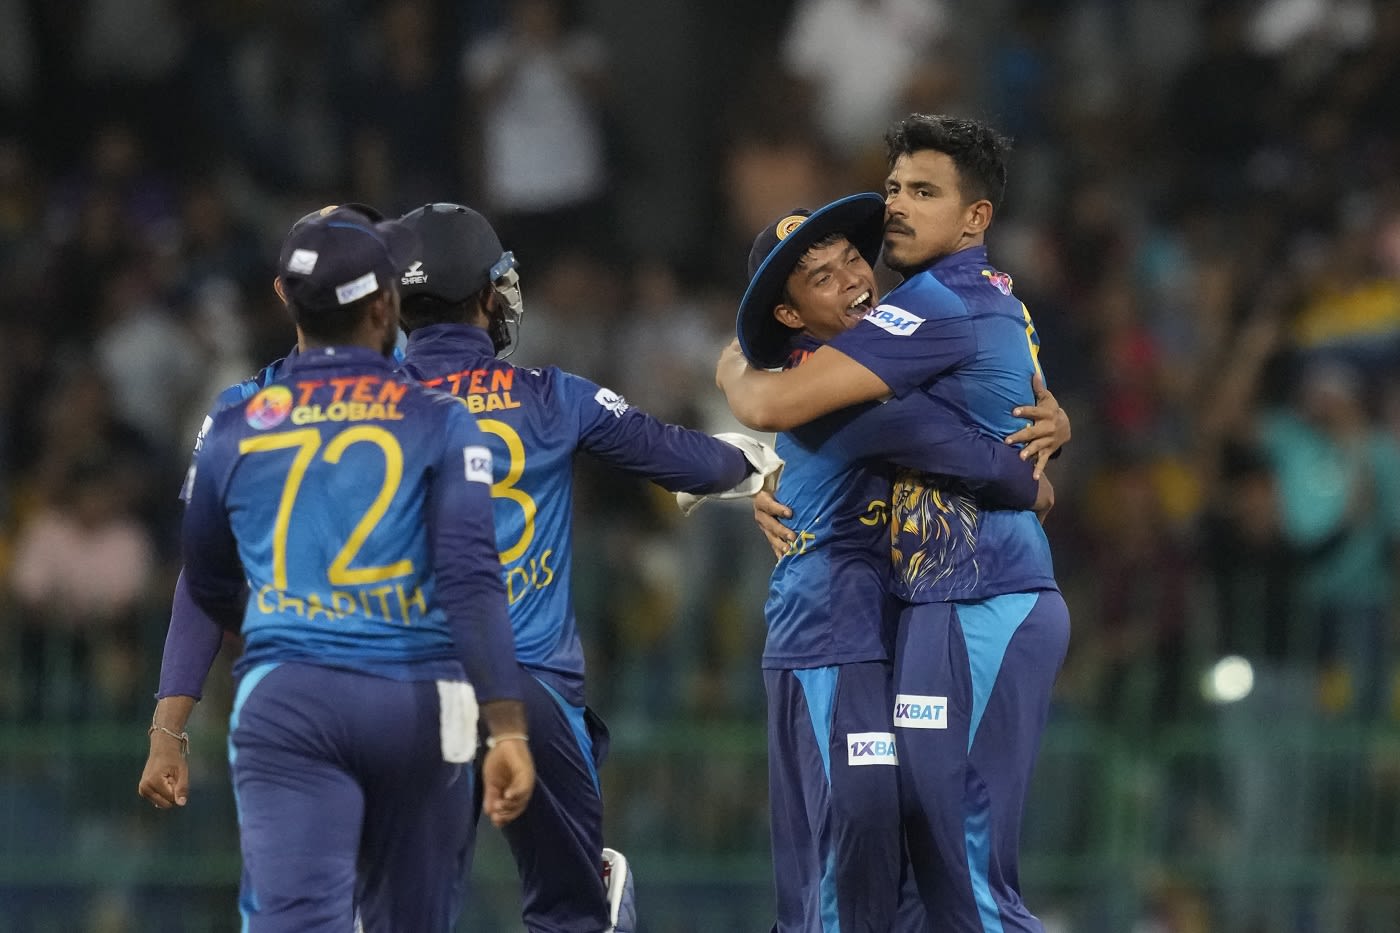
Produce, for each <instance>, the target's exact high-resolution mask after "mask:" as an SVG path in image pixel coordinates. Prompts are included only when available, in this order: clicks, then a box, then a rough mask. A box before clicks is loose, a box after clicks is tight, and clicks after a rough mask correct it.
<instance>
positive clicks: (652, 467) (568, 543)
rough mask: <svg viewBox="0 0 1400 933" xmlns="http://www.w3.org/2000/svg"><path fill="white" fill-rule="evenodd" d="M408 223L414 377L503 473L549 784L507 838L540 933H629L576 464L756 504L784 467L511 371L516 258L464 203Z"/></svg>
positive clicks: (743, 441) (760, 449)
mask: <svg viewBox="0 0 1400 933" xmlns="http://www.w3.org/2000/svg"><path fill="white" fill-rule="evenodd" d="M403 222H404V224H405V225H407V226H408V227H409V228H410V229H411V230H412V231H413V232H415V233H416V234H417V235H418V240H419V242H420V244H421V250H420V251H419V252H418V253H417V254H416V255H415V256H414V260H415V261H414V262H413V263H412V265H410V267H409V268H408V269H407V271H405V272H404V274H403V277H402V279H401V282H400V287H401V290H402V293H403V327H404V330H405V331H407V333H408V343H407V346H406V347H405V350H404V363H403V371H404V372H405V373H407V374H409V375H410V376H412V377H413V378H415V379H418V380H421V381H422V382H423V384H425V385H427V386H432V387H435V388H439V389H442V390H443V391H446V392H449V393H451V394H452V395H454V396H456V397H457V398H458V400H459V401H460V402H461V404H462V406H464V407H465V408H466V409H467V410H469V411H471V412H472V413H474V414H476V415H477V419H478V420H477V423H478V425H479V426H480V427H481V430H482V432H483V433H484V434H485V435H486V441H487V445H488V447H489V448H490V449H491V453H492V456H493V462H494V464H495V482H494V484H493V486H492V493H493V495H494V496H495V502H496V534H497V547H498V550H499V552H500V561H501V564H502V566H503V573H504V577H505V586H506V595H507V599H508V601H509V604H510V618H511V624H512V626H513V627H514V632H515V653H516V658H517V660H518V661H519V663H520V669H521V671H522V673H523V675H524V676H523V681H524V687H523V689H524V695H525V705H526V709H527V711H528V714H529V717H530V728H531V732H530V743H531V747H532V749H533V751H534V756H535V764H536V767H537V769H538V785H537V789H536V793H535V797H534V800H533V802H532V803H531V805H530V808H529V809H528V810H527V811H526V812H525V814H524V816H522V817H521V818H520V819H519V820H516V821H515V822H513V823H511V824H510V825H509V826H507V827H506V828H505V836H506V839H507V841H508V842H509V843H510V847H511V851H512V853H513V854H514V856H515V860H516V865H517V867H518V869H519V872H520V877H521V882H522V885H523V888H524V907H523V918H524V921H525V926H526V928H527V929H529V930H530V931H531V933H600V931H604V930H608V931H612V930H616V931H619V933H629V931H632V930H634V929H635V916H634V913H635V911H634V908H633V906H632V898H631V896H630V893H629V892H627V891H626V890H625V889H626V887H627V886H629V885H630V878H629V875H628V871H627V867H626V864H625V861H623V860H622V859H621V857H620V856H619V855H618V854H617V853H616V852H615V851H612V850H607V852H606V858H605V850H604V848H603V839H602V829H603V810H602V796H601V793H600V789H599V784H598V766H599V764H600V763H601V761H602V760H603V756H604V754H605V752H606V749H607V738H608V733H607V728H606V726H605V725H604V723H603V721H602V720H601V719H600V718H599V717H598V715H597V714H596V713H594V711H593V710H591V709H590V708H588V706H587V704H586V699H585V691H584V665H583V651H582V648H581V645H580V643H579V635H578V627H577V624H576V622H575V619H574V608H573V600H572V581H571V575H572V559H571V554H572V533H573V501H572V500H573V458H574V455H575V454H577V453H580V452H582V453H586V454H589V455H591V456H594V457H597V458H598V459H600V460H602V461H603V462H604V463H607V464H610V465H612V466H614V467H616V468H618V469H621V470H625V471H627V472H629V473H632V474H634V475H637V476H643V477H646V478H647V479H650V480H652V481H653V482H656V483H658V484H659V485H661V486H663V487H664V488H666V489H668V490H671V491H683V492H686V493H694V494H716V493H718V494H723V495H752V494H753V493H754V492H756V491H757V490H758V489H759V488H760V487H761V485H762V483H763V481H764V479H765V477H766V476H768V475H770V474H772V473H774V472H775V471H776V470H777V469H778V468H779V466H780V465H781V461H780V460H778V458H777V457H776V455H775V454H774V453H773V451H772V449H771V448H769V447H767V445H763V444H760V443H758V442H757V441H754V440H753V439H751V438H748V437H746V436H744V435H722V436H723V437H727V438H729V440H730V441H732V443H727V442H726V441H725V440H719V439H716V438H714V437H710V436H709V435H706V434H703V433H701V432H698V431H692V430H688V429H686V428H682V427H678V426H676V425H671V424H665V423H663V422H660V421H658V420H656V419H655V418H652V417H651V416H650V415H647V414H645V413H644V412H642V411H640V410H639V409H637V408H635V407H633V406H632V405H630V404H629V403H628V402H627V401H626V400H624V399H623V398H622V397H621V396H619V395H617V394H616V393H615V392H613V391H611V390H609V389H607V388H604V387H602V386H599V385H597V384H595V383H593V382H591V381H589V380H588V379H585V378H583V377H582V376H577V375H574V374H572V373H568V372H564V371H562V370H560V369H558V368H557V367H545V368H543V369H526V368H522V367H516V366H512V365H510V364H508V363H506V362H504V361H503V360H500V359H498V358H497V354H498V353H500V352H502V351H503V350H505V349H506V348H507V347H508V346H509V342H510V339H511V337H510V326H511V325H512V324H518V322H519V319H520V316H521V314H522V312H523V305H522V302H521V297H520V290H519V282H518V275H517V273H516V272H515V268H514V257H513V256H512V255H511V254H510V253H507V252H506V251H505V250H504V249H503V248H502V246H501V242H500V240H499V238H498V237H497V235H496V232H495V230H494V229H492V227H491V225H490V223H488V222H487V220H486V219H485V218H484V217H482V216H481V214H479V213H477V212H476V211H474V210H472V209H470V208H468V207H464V206H462V205H459V204H448V203H439V204H429V205H426V206H424V207H421V208H419V209H417V210H415V211H412V212H410V213H408V214H406V215H405V216H404V217H403ZM735 444H737V445H739V446H735ZM605 865H606V869H607V872H608V874H609V876H610V877H609V882H610V884H611V886H612V887H611V891H609V889H608V888H607V887H606V886H605V883H604V879H603V869H604V867H605Z"/></svg>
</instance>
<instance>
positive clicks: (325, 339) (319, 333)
mask: <svg viewBox="0 0 1400 933" xmlns="http://www.w3.org/2000/svg"><path fill="white" fill-rule="evenodd" d="M386 294H387V291H386V290H385V289H382V288H381V289H379V291H377V292H371V293H370V294H368V295H366V296H365V297H363V298H357V299H355V300H354V301H352V302H350V303H349V304H348V305H342V306H341V307H339V308H335V309H333V310H323V309H316V310H314V311H312V310H307V309H305V308H302V307H300V306H298V305H297V303H296V302H295V301H288V302H287V310H288V311H289V312H291V315H292V320H293V321H295V322H296V325H297V327H300V328H301V330H302V333H304V334H306V336H308V337H310V338H311V339H313V340H315V341H316V342H317V343H322V344H326V345H327V346H334V345H337V344H346V343H349V342H350V341H351V338H352V337H353V336H354V334H355V328H357V327H359V326H360V322H361V321H363V320H364V319H365V315H366V314H367V313H368V312H369V307H370V305H372V304H374V303H375V302H376V301H378V300H379V299H380V298H383V297H384V296H385V295H386Z"/></svg>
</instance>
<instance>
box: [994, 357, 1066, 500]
mask: <svg viewBox="0 0 1400 933" xmlns="http://www.w3.org/2000/svg"><path fill="white" fill-rule="evenodd" d="M1031 391H1033V392H1034V393H1035V404H1034V405H1030V406H1024V405H1023V406H1021V407H1020V408H1013V409H1011V414H1012V415H1014V416H1015V417H1017V418H1029V419H1030V421H1031V423H1030V424H1028V425H1026V426H1025V427H1024V428H1022V429H1021V430H1019V431H1017V432H1016V433H1015V434H1011V435H1008V436H1007V437H1006V443H1008V444H1025V445H1026V446H1025V447H1023V448H1021V459H1022V460H1030V459H1031V458H1032V457H1034V458H1035V474H1034V475H1035V478H1036V479H1040V477H1041V475H1042V474H1044V472H1045V464H1047V463H1049V462H1050V458H1051V457H1052V456H1053V455H1054V453H1055V451H1057V450H1059V449H1060V448H1061V447H1063V446H1065V445H1066V444H1068V443H1069V439H1070V433H1071V432H1070V423H1069V415H1067V414H1066V413H1065V410H1064V409H1063V408H1061V407H1060V403H1059V402H1057V401H1055V396H1053V395H1051V394H1050V390H1049V389H1047V388H1045V380H1044V379H1042V378H1040V373H1036V374H1035V375H1033V376H1031Z"/></svg>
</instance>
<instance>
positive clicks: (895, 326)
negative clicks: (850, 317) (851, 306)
mask: <svg viewBox="0 0 1400 933" xmlns="http://www.w3.org/2000/svg"><path fill="white" fill-rule="evenodd" d="M864 320H866V321H869V322H870V323H871V324H874V325H875V326H876V327H878V328H880V329H881V330H887V331H889V332H890V333H892V334H894V335H895V336H896V337H908V336H909V335H910V334H912V333H914V331H916V330H918V329H919V325H920V324H922V323H923V322H924V319H923V318H921V317H919V316H918V315H917V314H910V313H909V312H908V311H905V310H904V309H902V308H896V307H895V306H894V305H880V306H879V307H878V308H876V309H875V310H874V311H871V312H870V313H869V314H867V315H866V316H865V318H864Z"/></svg>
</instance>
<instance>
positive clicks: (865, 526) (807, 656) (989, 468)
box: [763, 339, 1039, 670]
mask: <svg viewBox="0 0 1400 933" xmlns="http://www.w3.org/2000/svg"><path fill="white" fill-rule="evenodd" d="M817 346H818V344H817V343H816V342H815V341H810V340H806V339H804V340H803V341H801V343H800V344H799V347H798V349H796V350H795V351H794V352H793V354H792V355H791V356H790V357H789V361H788V366H789V367H791V366H794V365H799V364H800V363H801V362H802V360H804V359H805V358H806V357H807V356H808V355H810V354H811V352H812V351H813V350H814V349H815V348H816V347H817ZM777 449H778V452H779V454H780V455H781V456H782V457H783V459H784V460H785V461H786V466H785V467H784V468H783V476H782V481H781V485H780V487H779V490H778V498H779V499H780V500H781V501H782V502H783V503H784V504H785V505H787V506H788V507H789V508H791V509H792V519H791V520H790V521H789V522H788V523H787V524H788V526H789V527H790V528H791V529H792V530H793V531H794V532H795V533H796V535H797V538H796V539H795V540H794V541H793V543H792V545H791V546H790V547H789V549H788V552H787V553H786V554H784V555H783V557H782V558H781V559H779V561H778V564H777V566H776V567H775V568H774V570H773V576H772V580H771V583H770V587H769V595H768V601H767V603H766V605H765V606H764V618H765V620H766V621H767V623H768V637H767V641H766V643H765V645H764V652H763V667H764V668H767V669H776V670H783V669H796V668H808V667H824V666H827V665H834V664H848V663H854V662H858V661H876V660H887V659H888V658H889V646H888V644H887V629H886V625H885V621H886V620H885V616H884V613H883V608H884V605H885V602H886V599H887V593H888V591H889V582H890V564H889V540H890V539H889V535H890V531H889V515H890V511H889V501H890V468H888V467H887V466H886V465H885V463H886V461H888V462H894V463H899V462H903V463H913V462H917V463H920V464H923V465H925V466H926V467H927V468H928V469H930V470H933V471H936V472H938V473H941V474H947V475H950V476H957V477H961V478H963V479H964V480H965V482H966V483H967V486H968V489H969V490H970V491H972V492H974V493H975V494H976V495H977V496H978V498H979V500H980V501H981V502H982V503H983V505H984V506H987V507H990V508H1002V507H1005V508H1015V509H1026V508H1030V507H1031V506H1033V505H1034V504H1035V498H1036V492H1037V490H1038V486H1039V484H1038V483H1037V482H1036V481H1035V480H1034V479H1033V478H1032V468H1031V466H1030V465H1029V464H1027V463H1025V462H1024V461H1022V460H1021V459H1020V457H1019V456H1018V455H1017V453H1016V450H1015V449H1014V448H1012V447H1009V446H1008V445H1006V444H1004V443H1002V442H1001V441H999V440H992V439H990V438H988V437H986V436H984V435H983V434H982V433H981V432H980V431H978V430H977V429H976V428H975V427H974V426H972V425H971V424H970V423H968V422H960V421H958V420H957V418H956V416H955V414H954V413H952V412H949V411H947V410H946V409H942V408H940V407H938V406H936V405H934V404H932V402H931V401H930V400H929V399H927V398H926V397H923V396H920V395H917V394H915V395H911V396H908V397H906V398H904V399H899V400H894V401H890V402H887V403H884V404H869V405H862V406H859V407H857V408H853V409H849V410H846V411H841V412H836V413H834V414H832V415H828V416H826V417H824V418H819V419H817V420H816V421H814V422H812V423H811V424H808V425H804V426H802V427H801V428H798V429H796V430H794V431H791V432H788V433H784V434H780V435H778V440H777Z"/></svg>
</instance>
